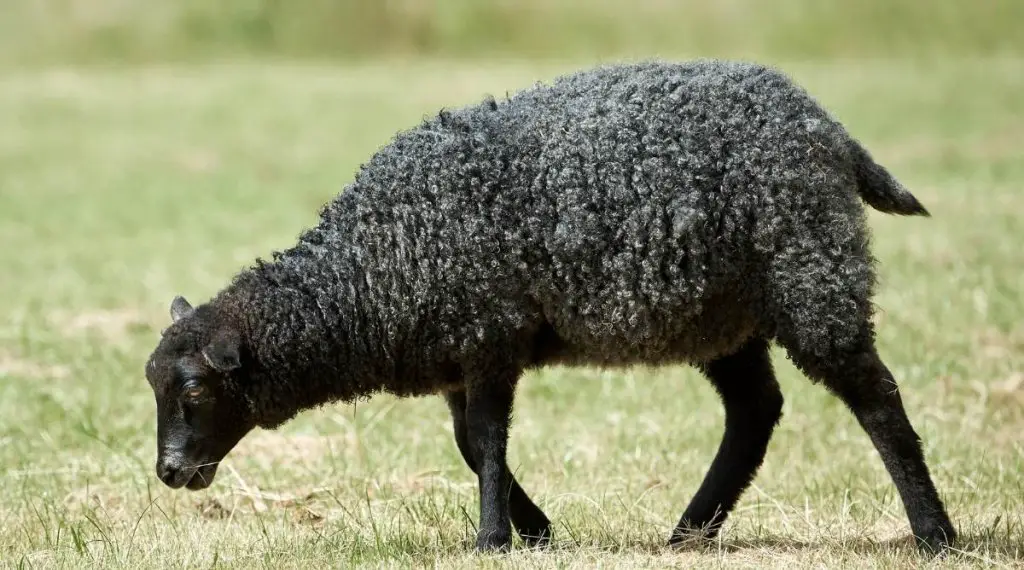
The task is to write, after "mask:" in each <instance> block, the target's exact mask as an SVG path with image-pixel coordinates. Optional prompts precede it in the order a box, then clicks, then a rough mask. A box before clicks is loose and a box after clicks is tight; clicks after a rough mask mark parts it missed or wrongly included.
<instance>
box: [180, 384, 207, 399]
mask: <svg viewBox="0 0 1024 570" xmlns="http://www.w3.org/2000/svg"><path fill="white" fill-rule="evenodd" d="M204 394H206V389H205V388H203V387H202V386H191V387H189V388H186V389H185V397H186V398H188V399H189V400H198V399H199V398H202V397H203V395H204Z"/></svg>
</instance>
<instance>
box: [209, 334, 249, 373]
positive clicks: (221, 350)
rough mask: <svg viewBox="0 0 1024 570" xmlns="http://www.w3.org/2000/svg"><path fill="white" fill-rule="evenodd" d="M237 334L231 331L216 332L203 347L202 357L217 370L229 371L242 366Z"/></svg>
mask: <svg viewBox="0 0 1024 570" xmlns="http://www.w3.org/2000/svg"><path fill="white" fill-rule="evenodd" d="M239 344H240V342H239V340H238V335H237V334H235V333H233V332H222V333H218V334H217V335H216V336H214V337H213V340H212V341H210V344H208V345H206V348H204V349H203V358H204V359H205V360H206V363H207V364H209V365H210V367H211V368H213V369H214V370H216V371H218V372H231V371H232V370H235V369H236V368H239V367H240V366H242V358H241V354H240V350H239Z"/></svg>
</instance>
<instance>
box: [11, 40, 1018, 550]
mask: <svg viewBox="0 0 1024 570" xmlns="http://www.w3.org/2000/svg"><path fill="white" fill-rule="evenodd" d="M783 63H784V62H783ZM583 64H584V62H581V63H580V65H583ZM784 65H785V68H786V69H787V70H788V71H789V72H790V73H792V74H793V75H794V76H796V77H797V78H798V80H800V81H801V82H802V83H803V84H805V85H806V86H807V87H808V88H809V89H810V90H811V91H812V92H813V93H815V94H816V95H817V96H818V97H819V98H820V99H821V100H822V101H823V102H824V103H825V104H826V105H827V106H828V107H829V108H831V109H833V110H834V112H835V113H836V114H837V115H838V116H839V117H840V118H841V119H842V120H843V121H844V122H845V123H846V124H847V125H848V126H849V127H850V129H851V130H852V131H853V132H854V133H856V134H857V136H859V137H860V138H862V139H863V140H864V141H865V142H866V143H867V145H868V146H869V148H871V149H872V151H873V152H874V153H875V154H876V155H877V157H878V158H879V159H880V160H881V161H882V162H883V163H884V164H886V165H888V166H889V167H891V169H892V170H893V171H894V172H895V173H896V174H897V175H898V176H899V177H900V178H901V179H902V180H903V181H904V182H906V183H907V185H908V186H910V187H911V188H913V189H914V192H915V193H916V194H917V195H918V196H919V197H920V198H921V199H922V201H923V202H924V203H925V204H926V205H927V206H928V208H929V209H930V210H931V211H932V212H933V215H934V217H933V218H931V219H927V220H925V219H897V218H891V217H885V216H881V215H877V214H872V215H871V224H872V226H873V228H874V230H875V251H876V254H877V256H878V258H879V260H880V266H879V268H880V272H881V277H882V285H881V290H880V293H879V295H878V297H877V303H878V305H879V307H880V316H879V321H880V338H879V345H880V347H881V351H882V354H883V356H884V358H885V359H886V361H887V362H888V364H889V366H890V367H891V368H892V369H893V371H894V373H895V374H896V375H897V377H898V379H899V381H900V382H901V385H902V386H903V390H904V398H905V401H906V404H907V407H908V410H909V413H910V415H911V419H912V421H913V422H914V424H915V426H916V427H917V429H918V431H919V432H920V434H921V436H922V437H923V440H924V445H925V450H926V454H927V458H928V462H929V465H930V466H931V468H932V471H933V474H934V477H935V479H936V481H937V484H938V486H939V488H940V490H941V493H942V495H943V497H944V499H945V501H946V503H947V506H948V507H949V510H950V512H951V515H952V516H953V518H954V520H955V523H956V524H957V526H958V528H959V529H960V531H961V533H962V534H963V539H962V542H961V548H962V551H961V552H959V553H956V554H954V555H953V556H951V557H949V558H948V559H946V560H944V561H940V562H937V563H936V564H935V565H936V567H950V568H952V567H972V566H978V567H993V566H994V567H1019V566H1020V565H1021V564H1024V504H1022V500H1024V499H1022V498H1024V478H1022V473H1024V443H1022V440H1021V433H1024V324H1022V323H1024V318H1022V317H1024V308H1022V305H1021V297H1020V291H1021V290H1024V272H1022V268H1024V253H1022V250H1021V248H1020V242H1021V238H1022V237H1024V235H1022V234H1024V232H1022V230H1021V229H1020V228H1021V226H1020V221H1019V212H1020V211H1021V210H1022V209H1024V197H1022V195H1021V194H1020V192H1019V189H1020V188H1021V186H1022V184H1024V147H1022V146H1021V144H1020V141H1021V140H1024V120H1022V118H1021V117H1024V98H1021V97H1020V93H1021V91H1022V89H1024V60H1022V59H1017V58H1009V57H1007V58H995V57H989V58H974V59H967V58H965V59H946V60H943V61H942V62H932V63H930V64H927V65H922V64H920V63H919V62H917V63H911V62H904V61H900V60H889V61H882V60H849V61H845V62H842V63H828V64H826V63H820V64H809V63H803V64H795V63H793V64H784ZM568 67H575V65H573V66H568V65H562V66H555V65H541V64H529V63H514V62H506V63H502V64H494V63H489V64H474V63H452V62H444V61H427V62H424V61H420V62H392V63H376V64H362V65H345V66H340V65H335V66H327V65H323V66H316V65H301V64H285V63H279V64H270V65H259V66H257V65H255V64H253V65H228V64H221V65H191V66H185V65H181V66H152V67H145V68H137V69H98V68H93V69H90V70H82V69H57V68H51V69H46V70H32V71H10V72H7V73H5V74H3V75H0V243H2V244H3V246H4V247H3V248H0V267H2V268H3V278H2V279H0V560H2V562H0V565H6V566H10V567H21V568H50V567H73V568H79V567H86V566H88V567H100V568H104V567H242V568H252V567H268V568H298V567H302V568H305V567H328V566H329V567H348V566H390V567H408V566H416V567H420V566H437V567H442V568H457V567H465V568H475V567H504V566H517V567H518V566H528V567H529V566H545V567H546V566H555V567H567V568H571V567H593V566H630V567H666V566H678V567H729V568H733V567H750V568H765V567H769V568H770V567H776V568H783V567H784V568H794V567H801V568H802V567H816V568H817V567H828V568H841V567H849V568H901V567H905V566H910V565H917V564H919V563H920V560H919V559H918V558H917V554H916V552H915V550H914V548H913V546H912V544H911V543H910V542H909V541H908V538H907V537H908V533H909V530H908V527H907V523H906V519H905V515H904V513H903V509H902V506H901V505H900V503H899V500H898V497H897V495H896V493H895V489H894V487H893V485H892V483H891V482H890V480H889V478H888V476H887V475H886V474H885V471H884V469H883V467H882V464H881V461H880V460H879V458H878V457H877V454H876V453H875V451H874V450H873V448H872V447H871V444H870V442H869V441H868V439H867V436H866V435H865V434H864V433H863V432H862V431H861V430H860V428H859V427H858V426H857V425H856V423H855V421H854V420H853V418H852V416H851V415H850V414H849V413H847V412H846V411H845V410H844V409H843V407H842V406H841V404H840V403H839V402H838V401H836V400H835V399H833V398H831V397H830V396H829V395H828V394H826V393H825V391H824V390H822V389H821V388H820V387H817V386H814V385H812V384H810V383H809V382H807V381H806V380H804V379H803V378H802V377H801V376H800V375H799V374H798V373H796V372H795V370H794V369H793V368H792V366H790V365H789V364H788V363H787V361H786V360H785V358H784V355H782V354H776V357H777V358H776V362H777V366H778V371H779V376H780V381H781V384H782V386H783V390H784V392H785V394H786V397H787V402H786V406H785V417H784V419H783V423H782V424H781V426H780V427H779V429H778V432H777V435H776V437H775V439H774V440H773V442H772V444H771V447H770V450H769V455H768V458H767V461H766V464H765V465H764V467H763V469H762V470H761V473H760V475H759V477H758V478H757V479H756V482H755V486H754V487H753V488H751V489H750V490H749V491H748V492H747V493H746V495H745V496H744V500H743V501H742V503H741V505H740V506H739V508H738V509H737V510H736V512H735V514H734V516H733V517H732V518H731V519H730V522H729V523H728V525H727V526H726V529H725V531H724V534H723V536H722V540H721V541H720V542H718V543H716V544H714V545H713V546H710V547H709V548H707V549H703V550H691V551H684V552H680V553H673V552H669V551H667V550H666V549H665V548H663V541H664V540H665V539H666V537H667V534H668V532H669V530H670V529H671V526H672V525H673V524H674V522H675V521H676V520H677V519H678V517H679V515H680V513H681V512H682V509H683V508H684V507H685V505H686V503H687V501H688V500H689V498H690V495H691V494H692V493H693V492H694V491H695V489H696V487H697V485H698V483H699V481H700V478H701V477H702V476H703V473H704V470H705V469H706V468H707V466H708V464H709V462H710V460H711V458H712V456H713V454H714V451H715V449H716V446H717V444H718V438H719V437H720V433H721V427H722V412H721V409H720V405H719V404H718V403H717V401H716V398H715V396H714V394H713V391H712V390H711V388H710V387H709V386H708V385H707V384H706V382H704V381H703V380H702V379H701V378H700V377H699V376H698V375H697V374H695V373H694V372H692V371H690V370H688V369H685V368H679V369H663V370H648V369H642V368H640V369H635V370H627V371H619V372H599V371H595V370H587V369H549V370H545V371H542V372H538V373H535V374H532V375H531V376H530V377H529V378H527V379H526V380H525V382H524V383H523V384H522V388H521V393H520V396H519V399H518V408H517V418H516V422H515V425H514V432H513V440H512V443H511V450H510V453H511V457H510V462H511V465H512V466H513V469H514V470H516V471H517V472H518V473H519V476H520V478H521V480H522V481H523V484H524V486H525V487H526V488H527V489H528V490H529V491H530V492H531V494H532V495H533V496H534V497H535V498H536V499H537V501H538V502H539V504H540V505H541V507H542V508H543V509H544V510H545V511H546V512H547V513H548V514H549V516H551V518H552V520H554V521H555V524H556V533H557V544H556V546H555V547H554V548H552V549H551V550H549V551H547V552H539V553H535V552H523V551H517V552H514V553H512V554H510V555H508V556H504V557H478V556H476V555H474V554H473V553H472V552H471V551H470V549H469V546H470V543H471V538H472V536H473V531H474V525H475V523H476V512H477V493H476V487H475V480H474V479H473V478H472V476H471V474H470V472H469V470H468V469H467V468H465V467H464V465H463V464H462V460H461V459H460V458H459V456H458V452H457V451H456V449H455V445H454V443H453V441H452V438H451V434H450V429H449V424H448V418H447V412H446V410H445V407H444V405H443V403H442V402H441V401H440V400H439V399H437V398H425V399H410V400H396V399H393V398H389V397H378V398H375V399H374V400H372V401H371V402H369V403H364V404H360V405H359V406H351V405H343V404H337V405H333V406H328V407H325V408H323V409H320V410H316V411H310V412H307V413H304V414H302V415H301V416H300V417H299V418H298V419H296V420H294V421H293V422H291V423H289V424H287V425H286V426H285V427H284V428H282V429H281V430H279V431H277V432H263V431H258V432H255V433H252V434H250V435H249V436H248V438H247V439H246V440H244V441H243V442H242V444H241V445H240V446H239V447H238V448H237V449H236V450H235V451H234V452H233V453H232V454H231V455H230V456H229V458H228V460H227V461H226V462H225V465H224V468H222V470H221V473H220V475H219V478H218V481H217V482H216V483H215V484H214V486H213V487H212V488H211V489H209V490H207V491H205V492H202V493H187V492H183V491H181V492H174V491H171V490H169V489H166V488H164V487H163V486H162V484H160V483H159V481H157V479H156V477H155V475H154V472H153V467H152V465H153V461H154V459H155V445H154V444H155V429H154V421H155V417H154V411H155V409H154V404H153V401H152V394H151V392H150V389H149V387H148V386H147V385H146V383H145V380H144V378H143V375H142V364H143V362H144V360H145V358H146V357H147V355H148V353H149V351H150V350H151V349H152V347H153V346H154V343H155V340H156V338H157V336H158V334H159V331H160V329H161V328H162V327H163V326H165V325H166V323H167V321H168V316H167V307H168V304H169V302H170V300H171V297H172V296H173V295H174V294H177V293H184V294H186V295H187V296H188V297H189V298H190V299H192V300H193V301H200V300H202V299H203V298H205V297H207V296H209V295H211V294H212V293H214V292H215V291H216V290H217V288H218V287H219V286H220V285H221V284H222V283H224V282H225V281H226V279H227V278H228V277H229V276H230V275H231V274H232V273H233V272H234V271H236V270H237V269H238V268H240V267H241V266H243V265H244V264H247V263H249V262H250V261H251V260H252V259H253V258H254V257H256V256H265V255H267V254H268V253H269V252H270V251H271V250H272V249H275V248H281V247H285V246H287V245H288V244H290V243H291V241H292V240H293V238H294V237H295V235H296V234H297V233H298V232H299V231H300V230H301V229H302V228H303V227H305V226H307V225H309V224H311V223H313V222H314V219H315V215H316V211H317V208H318V207H319V206H320V204H321V203H322V202H324V201H325V200H328V199H329V198H330V197H331V196H332V195H334V194H335V193H336V192H337V191H338V190H339V189H341V187H342V186H343V184H344V183H345V182H346V181H348V180H349V179H350V178H351V176H352V173H353V172H354V169H355V168H356V167H357V165H358V164H359V163H360V162H361V161H363V160H365V159H366V158H367V157H368V156H369V155H370V153H371V152H372V151H373V149H374V148H376V147H377V146H378V145H380V144H382V143H384V142H385V141H386V140H387V138H388V137H389V136H390V134H391V133H393V132H394V130H396V129H398V128H401V127H404V126H409V125H411V124H413V123H415V122H416V121H417V120H418V119H419V118H420V117H421V116H423V115H424V114H429V113H434V112H436V110H437V109H438V108H439V107H440V106H442V105H456V104H460V103H464V102H470V101H476V100H478V99H480V98H481V97H482V95H483V94H484V93H486V92H490V93H496V94H502V93H504V92H505V91H506V90H513V89H515V88H518V87H521V86H524V85H526V84H529V83H530V82H532V81H534V80H535V79H540V78H545V77H550V76H551V75H553V74H555V73H557V72H558V71H561V70H563V69H566V68H568Z"/></svg>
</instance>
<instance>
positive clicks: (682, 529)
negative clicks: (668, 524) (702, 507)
mask: <svg viewBox="0 0 1024 570" xmlns="http://www.w3.org/2000/svg"><path fill="white" fill-rule="evenodd" d="M720 528H721V524H706V525H699V524H696V523H687V524H680V526H677V527H676V528H675V530H673V531H672V536H670V537H669V539H668V545H669V546H670V547H671V548H673V549H677V550H678V549H687V548H695V547H701V546H705V545H707V544H708V543H709V542H711V541H712V540H714V539H715V537H716V536H718V530H719V529H720Z"/></svg>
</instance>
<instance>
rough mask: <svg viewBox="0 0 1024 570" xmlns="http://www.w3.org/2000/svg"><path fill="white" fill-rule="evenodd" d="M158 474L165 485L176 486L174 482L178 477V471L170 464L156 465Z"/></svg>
mask: <svg viewBox="0 0 1024 570" xmlns="http://www.w3.org/2000/svg"><path fill="white" fill-rule="evenodd" d="M156 474H157V477H160V480H161V481H163V482H164V484H165V485H174V480H175V478H176V477H177V475H178V470H177V469H175V468H174V467H172V466H171V465H170V464H168V463H164V462H158V463H157V464H156Z"/></svg>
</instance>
